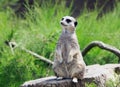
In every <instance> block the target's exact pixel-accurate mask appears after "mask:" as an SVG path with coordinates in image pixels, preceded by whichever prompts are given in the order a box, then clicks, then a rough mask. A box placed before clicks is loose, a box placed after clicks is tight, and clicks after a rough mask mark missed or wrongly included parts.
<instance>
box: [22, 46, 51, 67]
mask: <svg viewBox="0 0 120 87" xmlns="http://www.w3.org/2000/svg"><path fill="white" fill-rule="evenodd" d="M22 50H24V51H26V52H27V53H29V54H31V55H33V56H35V57H37V58H39V59H40V60H42V61H45V62H47V63H49V64H51V65H52V64H53V62H52V61H51V60H49V59H47V58H45V57H43V56H40V55H38V54H37V53H35V52H32V51H30V50H27V49H26V48H22Z"/></svg>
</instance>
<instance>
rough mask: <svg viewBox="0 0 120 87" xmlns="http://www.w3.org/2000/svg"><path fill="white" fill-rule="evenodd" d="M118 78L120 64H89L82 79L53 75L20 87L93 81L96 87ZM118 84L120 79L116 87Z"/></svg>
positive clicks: (72, 86) (81, 85)
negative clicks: (59, 77) (60, 77)
mask: <svg viewBox="0 0 120 87" xmlns="http://www.w3.org/2000/svg"><path fill="white" fill-rule="evenodd" d="M116 78H119V80H120V64H106V65H99V64H96V65H89V66H87V67H86V73H85V76H84V79H82V80H79V81H78V83H73V82H72V79H71V78H66V79H61V80H57V79H56V77H55V76H51V77H45V78H40V79H36V80H31V81H27V82H25V83H23V84H22V85H21V87H86V86H85V84H86V83H94V84H96V86H97V87H106V82H108V81H110V80H112V81H114V82H115V81H116ZM118 85H119V86H120V81H119V82H118V84H117V86H116V87H119V86H118Z"/></svg>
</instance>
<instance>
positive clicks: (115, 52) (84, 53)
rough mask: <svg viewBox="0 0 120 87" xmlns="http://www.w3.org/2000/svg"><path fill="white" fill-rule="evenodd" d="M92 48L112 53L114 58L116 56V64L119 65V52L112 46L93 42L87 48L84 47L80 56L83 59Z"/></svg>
mask: <svg viewBox="0 0 120 87" xmlns="http://www.w3.org/2000/svg"><path fill="white" fill-rule="evenodd" d="M93 47H99V48H101V49H104V50H107V51H110V52H112V53H114V54H115V55H116V56H118V58H119V59H118V63H120V50H119V49H117V48H115V47H113V46H110V45H108V44H105V43H103V42H101V41H93V42H91V43H90V44H88V46H86V47H85V48H84V49H83V51H82V55H83V57H84V56H85V55H86V54H87V53H88V52H89V51H90V50H91V49H92V48H93Z"/></svg>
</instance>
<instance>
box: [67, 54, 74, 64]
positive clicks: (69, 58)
mask: <svg viewBox="0 0 120 87" xmlns="http://www.w3.org/2000/svg"><path fill="white" fill-rule="evenodd" d="M72 60H73V57H72V56H71V55H70V56H69V57H68V59H67V63H70V62H72Z"/></svg>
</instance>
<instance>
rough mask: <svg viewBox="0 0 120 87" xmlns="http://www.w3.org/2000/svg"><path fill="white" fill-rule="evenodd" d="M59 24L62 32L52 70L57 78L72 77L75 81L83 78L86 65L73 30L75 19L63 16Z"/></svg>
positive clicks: (74, 29) (75, 24)
mask: <svg viewBox="0 0 120 87" xmlns="http://www.w3.org/2000/svg"><path fill="white" fill-rule="evenodd" d="M60 24H61V26H62V33H61V36H60V38H59V40H58V43H57V46H56V50H55V58H54V64H53V71H54V73H55V75H56V76H57V77H58V78H59V77H62V78H72V81H73V82H75V83H77V82H78V79H83V77H84V73H85V66H86V64H85V62H84V60H83V57H82V54H81V51H80V46H79V44H78V40H77V36H76V32H75V31H76V26H77V21H76V19H75V18H73V17H71V16H65V17H63V18H62V19H61V21H60Z"/></svg>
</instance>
